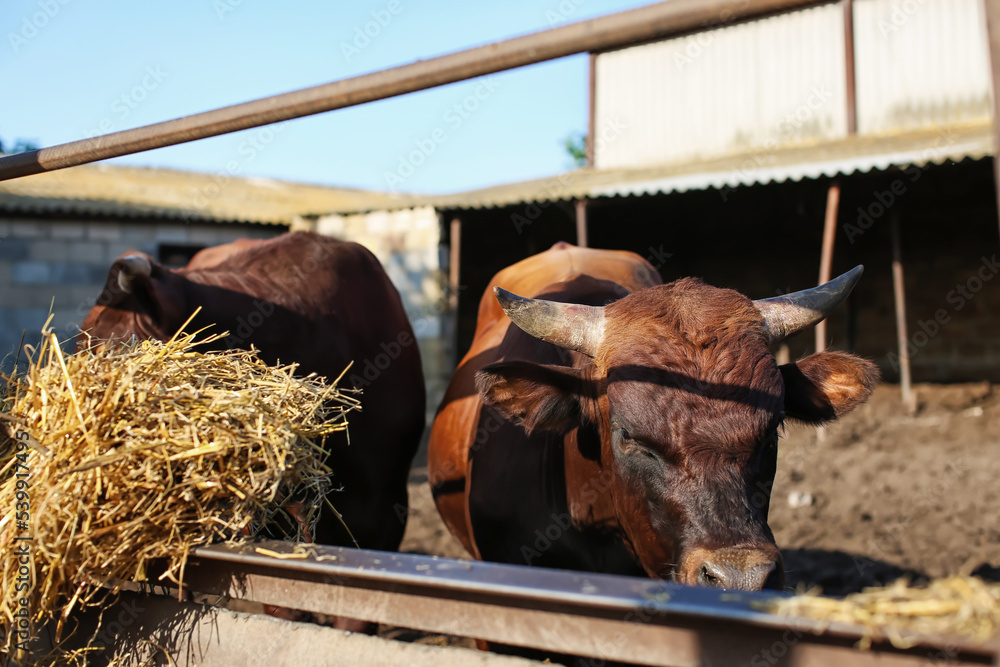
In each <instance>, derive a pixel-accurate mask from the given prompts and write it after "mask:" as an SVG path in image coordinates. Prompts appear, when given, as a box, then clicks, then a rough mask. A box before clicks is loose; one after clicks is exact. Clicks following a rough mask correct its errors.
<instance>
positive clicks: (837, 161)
mask: <svg viewBox="0 0 1000 667" xmlns="http://www.w3.org/2000/svg"><path fill="white" fill-rule="evenodd" d="M992 154H993V137H992V128H991V126H990V125H989V124H969V125H960V126H951V127H935V128H930V129H924V130H919V131H910V132H906V133H895V134H888V135H881V136H864V137H850V138H848V139H841V140H837V141H830V142H823V143H818V142H817V143H811V144H806V145H799V146H792V147H781V148H778V149H774V150H771V151H768V150H764V149H760V150H757V151H754V152H749V153H741V154H738V155H729V156H726V157H722V158H717V159H711V160H704V161H685V162H678V163H669V164H662V165H657V166H652V167H642V168H634V169H605V170H598V169H591V168H585V169H578V170H576V171H570V172H566V173H563V174H557V175H555V176H551V177H549V178H541V179H535V180H531V181H523V182H519V183H510V184H505V185H498V186H493V187H489V188H483V189H480V190H471V191H468V192H461V193H457V194H454V195H446V196H438V197H428V200H429V203H430V204H432V205H434V206H436V207H438V208H439V209H478V208H495V207H501V206H512V205H516V204H521V203H528V202H543V201H555V200H570V199H579V198H588V199H595V198H599V197H616V196H622V197H624V196H632V195H651V194H668V193H671V192H684V191H686V190H704V189H708V188H717V189H725V188H735V187H739V186H746V185H756V184H766V183H780V182H784V181H789V180H791V181H800V180H802V179H816V178H824V177H834V176H839V175H850V174H853V173H859V172H860V173H866V172H870V171H878V170H886V169H890V168H893V167H900V168H904V167H906V166H908V165H911V164H913V165H919V166H923V165H927V164H943V163H945V162H948V161H960V160H963V159H966V158H971V159H980V158H984V157H987V156H990V155H992Z"/></svg>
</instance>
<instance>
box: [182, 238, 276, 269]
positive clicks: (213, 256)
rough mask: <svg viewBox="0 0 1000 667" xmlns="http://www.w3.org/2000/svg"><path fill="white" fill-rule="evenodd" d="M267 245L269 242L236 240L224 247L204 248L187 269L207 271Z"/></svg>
mask: <svg viewBox="0 0 1000 667" xmlns="http://www.w3.org/2000/svg"><path fill="white" fill-rule="evenodd" d="M261 243H267V241H262V240H259V239H236V240H235V241H232V242H230V243H226V244H224V245H215V246H211V247H208V248H202V249H201V250H199V251H198V252H196V253H195V254H194V257H192V258H191V260H190V261H189V262H188V264H187V266H186V267H184V268H186V269H207V268H209V267H211V266H215V265H216V264H219V263H221V262H223V261H224V260H226V259H227V258H228V257H229V256H230V255H235V254H236V253H238V252H243V251H244V250H247V249H249V248H253V247H254V246H256V245H258V244H261Z"/></svg>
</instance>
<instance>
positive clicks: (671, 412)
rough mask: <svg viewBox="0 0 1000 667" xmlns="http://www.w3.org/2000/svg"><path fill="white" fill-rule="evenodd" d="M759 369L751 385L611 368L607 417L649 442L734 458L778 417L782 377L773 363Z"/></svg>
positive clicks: (767, 432)
mask: <svg viewBox="0 0 1000 667" xmlns="http://www.w3.org/2000/svg"><path fill="white" fill-rule="evenodd" d="M762 362H763V360H762ZM760 366H761V367H760V368H759V370H758V372H757V373H755V381H754V382H753V383H751V384H738V383H736V384H733V383H728V382H726V381H725V380H722V381H718V380H706V379H704V378H698V377H694V376H689V375H684V374H683V373H681V372H678V371H666V372H665V371H663V370H661V369H635V368H613V369H611V370H610V372H609V374H608V384H607V395H608V401H609V408H610V410H611V415H609V416H610V417H611V419H612V420H613V421H617V422H619V424H618V425H620V426H623V427H626V428H630V429H631V430H632V432H633V433H634V434H637V435H640V436H642V437H643V438H645V439H648V440H650V441H654V442H661V443H668V444H674V445H683V446H685V447H691V446H695V447H698V446H701V447H709V448H711V449H713V450H719V449H721V450H726V451H730V452H731V453H733V454H738V453H740V452H744V451H749V450H752V449H753V448H754V447H755V446H756V445H757V444H758V443H759V442H760V441H761V440H762V439H764V438H766V437H768V436H769V435H771V434H772V433H773V431H774V429H775V427H776V426H777V425H778V423H780V421H781V418H782V406H783V402H784V400H783V385H782V382H781V377H780V373H779V372H778V370H777V366H776V365H775V364H774V362H773V360H772V361H771V368H768V367H767V364H766V363H761V365H760ZM772 369H773V372H772Z"/></svg>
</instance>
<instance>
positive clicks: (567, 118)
mask: <svg viewBox="0 0 1000 667" xmlns="http://www.w3.org/2000/svg"><path fill="white" fill-rule="evenodd" d="M643 4H648V2H639V1H635V0H537V1H531V0H510V1H505V2H447V1H444V0H440V1H422V2H418V1H416V0H412V1H411V0H352V1H351V2H320V1H319V0H290V1H284V2H278V1H277V0H171V1H167V0H142V1H133V2H122V1H113V0H2V1H0V26H2V28H3V43H2V44H0V138H2V139H3V140H4V141H5V142H12V141H13V140H14V139H29V140H32V141H34V142H35V143H38V144H39V145H41V146H51V145H55V144H59V143H63V142H67V141H73V140H76V139H81V138H84V137H87V136H91V135H94V134H99V133H102V132H101V130H104V131H109V130H110V131H117V130H123V129H128V128H131V127H137V126H140V125H145V124H148V123H153V122H157V121H161V120H168V119H170V118H175V117H178V116H182V115H186V114H190V113H195V112H199V111H205V110H208V109H213V108H217V107H220V106H225V105H228V104H234V103H237V102H243V101H246V100H250V99H256V98H259V97H264V96H267V95H271V94H275V93H280V92H285V91H288V90H294V89H297V88H302V87H305V86H310V85H315V84H319V83H325V82H327V81H334V80H337V79H342V78H346V77H349V76H354V75H357V74H361V73H365V72H370V71H375V70H379V69H384V68H386V67H391V66H395V65H401V64H405V63H409V62H413V61H414V60H417V59H422V58H429V57H432V56H436V55H441V54H444V53H449V52H453V51H457V50H461V49H463V48H467V47H471V46H477V45H480V44H484V43H488V42H491V41H495V40H498V39H503V38H506V37H512V36H516V35H520V34H524V33H528V32H534V31H536V30H541V29H544V28H547V27H550V26H554V25H563V24H565V23H567V22H571V21H579V20H582V19H585V18H591V17H594V16H599V15H603V14H609V13H612V12H616V11H622V10H624V9H629V8H631V7H635V6H639V5H643ZM366 28H367V32H368V34H365V30H366ZM370 35H374V36H370ZM456 105H460V106H459V109H461V111H459V110H457V109H456V108H455V106H456ZM586 123H587V61H586V56H575V57H571V58H564V59H561V60H558V61H553V62H549V63H543V64H541V65H536V66H533V67H528V68H522V69H519V70H514V71H511V72H505V73H502V74H498V75H494V76H492V77H490V78H489V80H488V81H484V80H483V79H477V80H471V81H466V82H461V83H456V84H452V85H450V86H445V87H442V88H437V89H434V90H429V91H423V92H419V93H414V94H411V95H406V96H403V97H398V98H395V99H391V100H384V101H381V102H376V103H373V104H368V105H363V106H360V107H354V108H351V109H343V110H339V111H334V112H330V113H326V114H321V115H318V116H312V117H309V118H304V119H299V120H294V121H289V122H287V123H286V124H284V126H283V127H282V128H280V131H278V132H273V131H269V132H263V131H262V130H261V129H256V130H248V131H246V132H241V133H237V134H230V135H226V136H222V137H215V138H212V139H204V140H201V141H197V142H193V143H189V144H185V145H181V146H173V147H170V148H164V149H159V150H156V151H149V152H146V153H140V154H137V155H132V156H127V157H124V158H118V159H117V160H115V161H114V162H117V163H124V164H132V165H146V166H161V167H173V168H179V169H188V170H196V171H204V172H209V173H217V172H222V171H225V170H226V168H227V164H231V163H232V162H233V161H234V160H235V161H236V162H237V163H238V169H239V173H240V174H242V175H247V176H267V177H273V178H281V179H287V180H295V181H303V182H311V183H323V184H329V185H342V186H350V187H361V188H369V189H377V190H388V189H396V190H399V191H413V192H454V191H460V190H466V189H470V188H476V187H485V186H488V185H492V184H497V183H503V182H510V181H518V180H523V179H528V178H536V177H543V176H547V175H549V174H554V173H558V172H560V171H563V170H565V169H567V168H568V167H569V166H570V161H569V157H568V155H567V153H566V151H565V149H564V148H563V146H562V141H563V139H564V138H565V137H566V136H568V135H569V134H571V133H574V132H583V131H584V130H585V128H586ZM421 145H422V146H423V147H424V153H425V154H426V153H428V152H429V148H430V146H431V145H433V152H430V154H429V155H426V157H425V158H424V160H423V163H422V164H420V165H419V166H418V167H416V168H415V169H413V170H412V173H410V171H409V170H408V169H406V168H405V167H401V164H400V159H401V157H403V158H404V159H405V160H407V161H408V158H407V156H409V155H410V154H411V152H412V151H414V150H418V147H419V146H421ZM389 174H393V175H394V176H389Z"/></svg>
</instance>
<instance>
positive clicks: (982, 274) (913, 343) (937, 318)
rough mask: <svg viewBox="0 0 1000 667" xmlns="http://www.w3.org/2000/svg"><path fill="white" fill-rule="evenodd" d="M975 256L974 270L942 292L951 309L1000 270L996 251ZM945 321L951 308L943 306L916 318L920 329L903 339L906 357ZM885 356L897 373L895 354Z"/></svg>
mask: <svg viewBox="0 0 1000 667" xmlns="http://www.w3.org/2000/svg"><path fill="white" fill-rule="evenodd" d="M979 259H980V265H979V268H978V269H977V270H976V272H975V273H973V274H972V275H971V276H969V277H968V278H967V279H966V280H965V282H964V283H958V284H957V285H955V287H954V289H951V290H949V291H948V294H946V295H945V301H946V302H947V303H948V304H949V305H951V306H952V308H951V310H952V311H954V312H958V311H960V310H962V309H963V308H965V305H966V304H967V303H968V302H969V301H971V300H972V299H973V298H975V296H976V295H977V294H978V293H979V292H980V291H981V290H982V289H983V286H984V285H986V283H988V282H989V281H991V280H993V277H994V276H996V275H997V273H998V272H1000V262H998V261H997V256H996V254H993V255H992V256H990V257H986V256H985V255H983V256H982V257H980V258H979ZM949 322H951V312H949V310H948V309H946V308H938V309H937V310H936V311H934V317H929V318H927V319H926V320H917V327H918V328H919V329H920V330H919V331H915V332H914V333H913V334H911V335H910V337H909V339H908V340H907V341H906V352H907V354H908V355H909V357H910V359H913V358H914V357H915V356H916V355H917V353H918V352H920V350H922V349H923V348H924V347H925V346H926V345H927V344H928V343H929V342H930V341H931V339H932V338H934V337H935V336H937V335H938V334H939V333H940V332H941V331H943V330H944V328H945V327H946V326H947V325H948V323H949ZM886 359H887V360H888V361H889V365H890V366H892V369H893V370H894V371H896V372H897V373H898V372H899V368H900V364H899V354H898V353H897V352H890V353H889V354H887V355H886Z"/></svg>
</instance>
